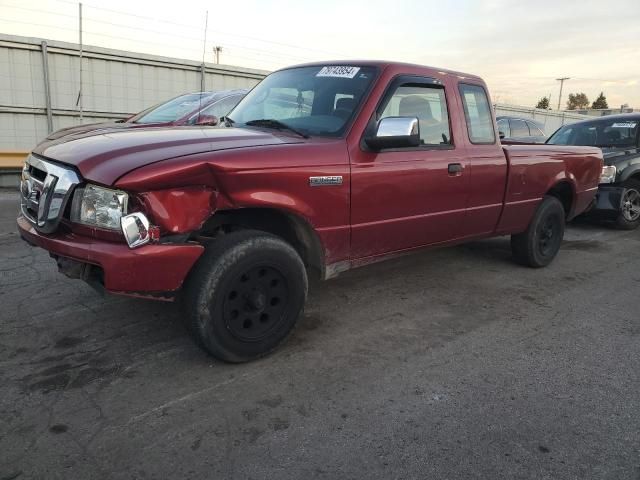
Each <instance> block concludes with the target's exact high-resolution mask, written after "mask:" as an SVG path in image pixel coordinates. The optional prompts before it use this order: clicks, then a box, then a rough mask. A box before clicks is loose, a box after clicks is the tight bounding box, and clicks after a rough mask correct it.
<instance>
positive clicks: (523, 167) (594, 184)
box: [498, 145, 602, 233]
mask: <svg viewBox="0 0 640 480" xmlns="http://www.w3.org/2000/svg"><path fill="white" fill-rule="evenodd" d="M502 149H503V151H504V153H505V156H506V158H507V164H508V175H507V183H506V188H505V196H504V210H503V214H502V218H501V220H500V224H499V226H498V233H504V232H513V231H518V230H524V229H526V227H527V225H528V222H529V221H530V219H531V216H532V215H533V211H534V210H535V208H536V206H537V204H538V203H539V202H540V200H541V196H540V195H541V192H547V191H549V189H551V187H553V185H554V184H556V183H557V182H559V181H564V182H566V183H567V184H568V185H570V186H571V188H572V193H573V196H574V198H573V209H572V211H571V212H569V215H568V218H569V219H571V218H573V217H575V216H576V215H578V214H580V213H582V212H583V211H584V210H586V209H587V207H588V206H589V203H590V202H591V201H592V199H593V195H594V191H596V190H597V189H598V183H599V181H600V173H601V167H602V151H601V150H600V149H599V148H595V147H574V146H560V145H503V146H502ZM594 165H598V167H597V168H594Z"/></svg>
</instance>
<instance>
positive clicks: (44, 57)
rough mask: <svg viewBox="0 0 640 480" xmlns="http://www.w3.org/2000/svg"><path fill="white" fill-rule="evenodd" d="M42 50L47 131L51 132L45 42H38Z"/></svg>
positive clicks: (47, 60) (51, 115)
mask: <svg viewBox="0 0 640 480" xmlns="http://www.w3.org/2000/svg"><path fill="white" fill-rule="evenodd" d="M40 48H41V50H42V70H43V72H44V75H43V78H44V102H45V110H46V112H47V133H51V132H53V113H52V111H51V85H50V84H49V57H48V52H47V42H45V41H44V40H43V41H42V43H40Z"/></svg>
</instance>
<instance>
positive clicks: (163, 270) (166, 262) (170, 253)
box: [17, 215, 204, 297]
mask: <svg viewBox="0 0 640 480" xmlns="http://www.w3.org/2000/svg"><path fill="white" fill-rule="evenodd" d="M17 222H18V231H19V233H20V236H21V237H22V238H23V240H25V241H26V242H27V243H29V244H31V245H35V246H38V247H41V248H44V249H45V250H47V251H48V252H49V253H50V254H51V255H52V256H53V257H54V258H56V259H58V257H62V258H63V259H70V260H74V261H76V262H79V263H80V264H86V265H92V266H96V267H99V268H100V269H101V270H102V275H100V278H101V279H102V283H103V286H104V288H105V289H106V290H107V291H110V292H112V293H123V294H129V295H142V296H151V297H154V296H157V297H166V296H171V292H175V291H176V290H178V289H180V287H181V286H182V283H183V282H184V280H185V278H186V276H187V274H188V273H189V271H190V270H191V267H193V265H194V263H195V262H196V261H197V260H198V258H199V257H200V255H202V252H203V251H204V247H202V246H201V245H197V244H180V245H168V244H164V245H163V244H157V245H151V244H149V245H145V246H143V247H140V248H137V249H134V250H132V249H130V248H129V247H128V246H127V245H126V244H124V243H113V242H106V241H100V240H96V239H94V238H89V237H85V236H80V235H76V234H73V233H53V234H50V235H42V234H40V233H38V232H37V231H36V230H35V229H34V228H33V226H32V224H31V223H30V222H29V221H28V220H27V219H26V218H25V217H24V216H22V215H20V216H19V217H18V220H17ZM61 263H65V262H60V261H59V262H58V264H59V265H60V264H61Z"/></svg>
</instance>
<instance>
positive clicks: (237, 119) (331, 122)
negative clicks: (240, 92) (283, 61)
mask: <svg viewBox="0 0 640 480" xmlns="http://www.w3.org/2000/svg"><path fill="white" fill-rule="evenodd" d="M375 76H376V68H374V67H352V66H316V67H299V68H291V69H288V70H281V71H279V72H275V73H272V74H271V75H269V76H268V77H267V78H265V79H264V80H263V81H262V82H261V83H259V84H258V85H257V86H256V87H255V88H254V89H253V90H252V91H251V92H250V93H249V94H248V95H247V96H246V97H245V98H244V99H243V100H242V101H241V102H240V103H239V104H238V106H237V107H236V108H235V109H234V110H233V111H232V112H231V113H230V114H229V119H230V120H231V122H232V123H233V125H234V126H244V125H246V124H247V123H248V122H249V123H250V124H251V123H253V124H254V125H258V123H257V122H256V121H258V120H276V121H277V122H279V123H280V124H281V125H282V126H286V127H289V128H293V129H295V130H296V131H298V132H302V133H304V134H307V135H318V136H325V137H333V136H340V135H342V134H343V132H344V131H345V130H346V128H347V126H348V125H349V122H350V120H351V118H352V117H353V115H354V112H355V111H356V110H357V108H358V106H359V105H360V102H361V101H362V99H363V98H364V95H365V93H366V92H367V90H368V89H369V87H370V86H371V84H372V82H373V79H374V77H375ZM260 125H261V126H265V125H273V126H274V127H273V128H276V124H275V123H274V122H271V124H266V123H264V122H261V123H260Z"/></svg>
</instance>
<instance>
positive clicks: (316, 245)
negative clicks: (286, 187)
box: [198, 208, 325, 277]
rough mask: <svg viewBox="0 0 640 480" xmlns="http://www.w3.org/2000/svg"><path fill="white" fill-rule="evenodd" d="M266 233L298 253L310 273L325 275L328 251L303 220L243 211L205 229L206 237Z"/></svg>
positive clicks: (217, 218) (221, 215)
mask: <svg viewBox="0 0 640 480" xmlns="http://www.w3.org/2000/svg"><path fill="white" fill-rule="evenodd" d="M246 229H252V230H262V231H263V232H268V233H271V234H273V235H276V236H278V237H280V238H282V239H283V240H285V241H286V242H287V243H289V244H290V245H291V246H293V248H295V249H296V251H297V252H298V254H299V255H300V258H302V261H303V262H304V264H305V266H306V267H307V270H310V271H312V272H314V273H316V274H318V275H320V276H321V277H322V276H323V275H324V267H325V262H324V249H323V248H322V243H321V242H320V239H319V238H318V235H317V234H316V232H315V231H314V230H313V227H311V225H309V223H308V222H307V221H306V220H304V219H303V218H301V217H299V216H297V215H294V214H291V213H289V212H284V211H282V210H278V209H272V208H240V209H237V210H221V211H218V212H216V213H215V215H213V216H212V217H211V218H210V219H209V220H208V221H207V222H206V223H205V224H204V225H203V227H202V229H201V230H200V232H198V233H199V234H201V235H204V236H205V237H210V236H214V237H215V236H216V235H217V234H219V233H220V232H231V231H236V230H246Z"/></svg>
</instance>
